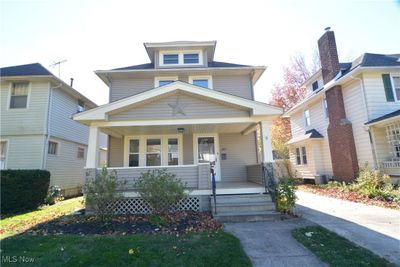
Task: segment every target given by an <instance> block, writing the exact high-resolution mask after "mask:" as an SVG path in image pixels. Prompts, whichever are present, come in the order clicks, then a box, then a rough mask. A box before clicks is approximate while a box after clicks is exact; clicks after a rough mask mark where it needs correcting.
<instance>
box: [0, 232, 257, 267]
mask: <svg viewBox="0 0 400 267" xmlns="http://www.w3.org/2000/svg"><path fill="white" fill-rule="evenodd" d="M1 256H2V259H3V262H2V264H3V265H4V266H7V265H12V266H20V265H21V266H26V265H27V264H26V263H24V262H22V260H23V259H25V260H28V261H33V262H31V263H29V266H251V262H250V259H249V258H248V257H247V256H246V254H245V252H244V251H243V249H242V247H241V245H240V241H239V240H238V239H237V238H236V237H234V236H232V235H230V234H228V233H225V232H222V231H220V232H214V233H207V232H206V233H191V234H184V235H143V234H136V235H126V236H120V235H119V236H98V235H86V236H79V235H47V236H32V235H20V236H15V237H11V238H7V239H4V240H3V241H2V253H1ZM7 256H17V259H18V260H17V262H16V263H10V264H7V261H5V260H4V259H7ZM20 256H22V257H20Z"/></svg>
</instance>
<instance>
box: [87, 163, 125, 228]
mask: <svg viewBox="0 0 400 267" xmlns="http://www.w3.org/2000/svg"><path fill="white" fill-rule="evenodd" d="M125 184H126V181H120V180H118V176H117V172H116V171H115V170H114V171H111V172H110V173H109V172H108V170H107V168H106V167H103V168H102V169H101V171H96V173H95V176H94V178H91V179H89V180H88V181H87V182H86V184H85V186H84V189H83V191H84V194H85V196H86V203H87V205H88V206H89V207H90V208H92V209H93V210H94V211H95V212H96V214H97V215H99V216H100V219H101V220H103V221H104V220H105V219H106V217H107V215H109V214H111V213H112V212H113V211H112V210H111V209H110V204H112V203H114V202H116V201H118V200H121V199H122V198H123V195H122V193H120V192H118V191H117V190H118V189H120V190H121V191H122V190H123V189H124V186H125Z"/></svg>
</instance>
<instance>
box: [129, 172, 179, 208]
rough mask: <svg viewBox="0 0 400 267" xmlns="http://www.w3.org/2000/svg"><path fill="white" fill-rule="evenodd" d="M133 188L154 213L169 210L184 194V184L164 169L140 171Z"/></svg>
mask: <svg viewBox="0 0 400 267" xmlns="http://www.w3.org/2000/svg"><path fill="white" fill-rule="evenodd" d="M135 189H136V190H137V191H138V193H139V195H140V197H141V198H142V199H143V200H145V201H146V202H147V203H149V205H150V207H151V208H152V209H153V211H154V213H156V214H162V213H168V212H170V211H171V209H172V208H173V207H174V205H176V204H177V203H178V202H179V201H180V200H181V199H183V198H184V197H185V196H186V194H185V191H184V190H185V185H184V184H183V183H182V182H181V181H180V180H178V179H176V177H175V175H174V174H172V173H169V172H167V170H166V169H156V170H151V171H147V172H145V173H142V174H141V175H140V177H139V179H138V180H137V181H136V183H135Z"/></svg>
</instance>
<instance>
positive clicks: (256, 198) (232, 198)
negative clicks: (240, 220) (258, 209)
mask: <svg viewBox="0 0 400 267" xmlns="http://www.w3.org/2000/svg"><path fill="white" fill-rule="evenodd" d="M216 199H217V205H218V204H220V203H246V202H252V203H254V202H264V203H268V202H272V199H271V195H269V194H245V195H219V196H216ZM211 201H214V198H213V197H212V196H211Z"/></svg>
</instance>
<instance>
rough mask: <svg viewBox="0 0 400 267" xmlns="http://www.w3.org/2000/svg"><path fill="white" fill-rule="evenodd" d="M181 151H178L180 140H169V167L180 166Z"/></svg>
mask: <svg viewBox="0 0 400 267" xmlns="http://www.w3.org/2000/svg"><path fill="white" fill-rule="evenodd" d="M178 159H179V151H178V139H177V138H169V139H168V165H178Z"/></svg>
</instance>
